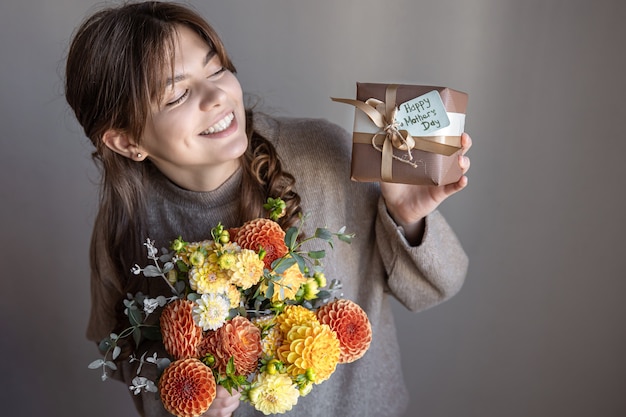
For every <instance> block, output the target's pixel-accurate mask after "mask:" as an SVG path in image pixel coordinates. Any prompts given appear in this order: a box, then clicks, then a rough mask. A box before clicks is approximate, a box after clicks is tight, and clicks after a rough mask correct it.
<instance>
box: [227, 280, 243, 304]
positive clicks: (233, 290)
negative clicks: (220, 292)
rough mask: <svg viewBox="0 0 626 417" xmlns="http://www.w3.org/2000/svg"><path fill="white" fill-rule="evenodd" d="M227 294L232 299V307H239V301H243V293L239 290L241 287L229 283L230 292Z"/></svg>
mask: <svg viewBox="0 0 626 417" xmlns="http://www.w3.org/2000/svg"><path fill="white" fill-rule="evenodd" d="M226 294H227V295H228V299H229V300H230V308H237V307H239V303H240V302H241V293H240V292H239V289H238V288H237V287H235V286H234V285H229V286H228V292H227V293H226Z"/></svg>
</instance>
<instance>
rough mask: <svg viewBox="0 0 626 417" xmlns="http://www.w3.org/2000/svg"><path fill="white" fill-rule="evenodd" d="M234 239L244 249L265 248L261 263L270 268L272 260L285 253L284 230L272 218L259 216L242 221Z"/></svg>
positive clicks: (286, 250) (255, 249) (256, 249)
mask: <svg viewBox="0 0 626 417" xmlns="http://www.w3.org/2000/svg"><path fill="white" fill-rule="evenodd" d="M234 241H235V242H237V243H238V244H239V246H241V247H242V248H244V249H252V250H253V251H255V252H256V251H258V250H259V248H263V250H265V257H264V258H263V263H264V264H265V267H266V268H267V269H270V268H271V265H272V262H274V261H275V260H276V259H278V258H280V257H283V256H285V255H286V254H287V252H288V249H287V246H286V245H285V231H284V230H283V229H282V228H281V227H280V225H279V224H278V223H276V222H275V221H273V220H270V219H265V218H260V219H255V220H250V221H248V222H246V223H244V225H243V226H241V227H240V228H239V229H237V234H236V235H235V238H234Z"/></svg>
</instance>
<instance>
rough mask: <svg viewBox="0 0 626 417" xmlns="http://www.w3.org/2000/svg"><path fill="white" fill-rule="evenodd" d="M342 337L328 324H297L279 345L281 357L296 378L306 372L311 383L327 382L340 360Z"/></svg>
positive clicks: (279, 356)
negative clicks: (338, 336)
mask: <svg viewBox="0 0 626 417" xmlns="http://www.w3.org/2000/svg"><path fill="white" fill-rule="evenodd" d="M339 354H340V347H339V339H337V335H336V334H335V332H333V331H332V330H331V328H330V327H329V326H327V325H325V324H317V323H315V324H312V325H302V326H294V327H292V328H291V330H289V333H287V335H286V337H285V340H284V341H283V344H282V345H281V346H280V348H278V358H279V359H280V360H281V361H283V362H284V363H285V364H286V365H287V373H288V374H289V375H291V376H293V377H297V376H298V375H302V374H306V375H307V377H309V378H310V380H311V381H312V382H314V383H315V384H319V383H321V382H324V381H326V380H327V379H328V378H329V377H330V376H331V375H332V373H333V372H335V368H336V367H337V363H338V362H339Z"/></svg>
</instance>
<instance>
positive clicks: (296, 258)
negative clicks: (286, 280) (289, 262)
mask: <svg viewBox="0 0 626 417" xmlns="http://www.w3.org/2000/svg"><path fill="white" fill-rule="evenodd" d="M291 259H293V260H294V261H295V262H297V263H298V267H299V268H300V271H303V272H304V269H305V268H306V262H305V260H304V258H303V257H302V256H300V254H298V253H295V252H292V253H291Z"/></svg>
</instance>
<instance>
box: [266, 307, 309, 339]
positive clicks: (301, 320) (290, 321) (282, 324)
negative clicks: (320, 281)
mask: <svg viewBox="0 0 626 417" xmlns="http://www.w3.org/2000/svg"><path fill="white" fill-rule="evenodd" d="M276 324H277V326H278V327H279V328H280V331H281V332H283V334H287V333H289V330H291V328H292V327H293V326H301V325H312V324H319V321H318V320H317V316H316V315H315V313H314V312H312V311H311V310H309V309H307V308H305V307H302V306H299V305H288V306H286V307H285V309H284V310H283V312H282V313H281V314H279V315H278V316H276Z"/></svg>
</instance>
